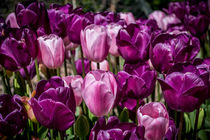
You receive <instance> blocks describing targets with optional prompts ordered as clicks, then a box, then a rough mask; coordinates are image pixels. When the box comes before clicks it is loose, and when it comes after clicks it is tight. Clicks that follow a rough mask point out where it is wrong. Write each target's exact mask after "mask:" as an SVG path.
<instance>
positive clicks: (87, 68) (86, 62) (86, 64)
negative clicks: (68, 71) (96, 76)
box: [75, 59, 90, 75]
mask: <svg viewBox="0 0 210 140" xmlns="http://www.w3.org/2000/svg"><path fill="white" fill-rule="evenodd" d="M75 66H76V70H77V74H79V75H82V60H81V59H78V60H77V61H75ZM84 68H85V74H87V73H88V72H89V71H90V61H89V60H88V59H84Z"/></svg>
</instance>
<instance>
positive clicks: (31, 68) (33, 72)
mask: <svg viewBox="0 0 210 140" xmlns="http://www.w3.org/2000/svg"><path fill="white" fill-rule="evenodd" d="M26 68H27V70H28V74H29V77H30V79H33V78H34V76H35V75H36V68H35V62H34V61H33V62H32V63H31V64H30V65H28V66H27V67H26ZM19 71H20V74H21V76H22V77H23V78H24V79H25V80H27V77H26V74H25V71H24V69H23V68H22V69H20V70H19Z"/></svg>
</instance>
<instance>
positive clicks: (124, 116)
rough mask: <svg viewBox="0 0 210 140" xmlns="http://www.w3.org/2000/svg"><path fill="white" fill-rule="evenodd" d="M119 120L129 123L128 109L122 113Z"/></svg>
mask: <svg viewBox="0 0 210 140" xmlns="http://www.w3.org/2000/svg"><path fill="white" fill-rule="evenodd" d="M119 119H120V121H121V122H128V119H129V112H128V109H127V108H126V107H125V108H124V109H123V111H122V112H121V113H120V118H119Z"/></svg>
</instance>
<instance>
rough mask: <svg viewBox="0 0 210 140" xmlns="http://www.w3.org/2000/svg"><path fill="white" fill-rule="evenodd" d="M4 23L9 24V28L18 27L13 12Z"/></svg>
mask: <svg viewBox="0 0 210 140" xmlns="http://www.w3.org/2000/svg"><path fill="white" fill-rule="evenodd" d="M6 23H7V24H9V26H10V27H11V28H20V27H19V25H18V24H17V20H16V16H15V13H10V14H9V15H8V16H7V18H6Z"/></svg>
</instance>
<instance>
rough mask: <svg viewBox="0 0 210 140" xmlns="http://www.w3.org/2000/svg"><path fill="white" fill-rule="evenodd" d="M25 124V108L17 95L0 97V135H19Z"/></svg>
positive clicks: (2, 95)
mask: <svg viewBox="0 0 210 140" xmlns="http://www.w3.org/2000/svg"><path fill="white" fill-rule="evenodd" d="M26 122H27V114H26V111H25V108H24V106H23V104H22V102H21V100H20V97H19V96H18V95H14V96H13V97H12V96H10V95H8V94H1V95H0V135H1V134H3V135H5V136H14V135H17V134H20V133H21V132H22V131H23V129H24V127H25V125H26Z"/></svg>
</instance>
